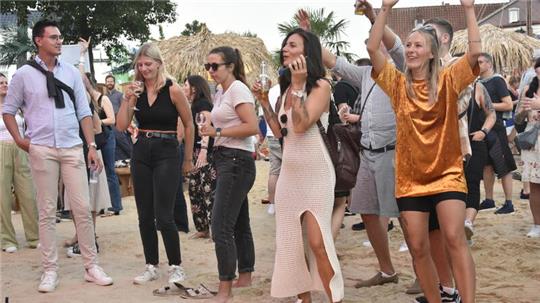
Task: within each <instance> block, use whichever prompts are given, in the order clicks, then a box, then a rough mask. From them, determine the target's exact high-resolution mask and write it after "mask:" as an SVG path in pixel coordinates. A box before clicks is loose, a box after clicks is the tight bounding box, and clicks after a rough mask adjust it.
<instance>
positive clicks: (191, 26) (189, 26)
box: [180, 20, 208, 36]
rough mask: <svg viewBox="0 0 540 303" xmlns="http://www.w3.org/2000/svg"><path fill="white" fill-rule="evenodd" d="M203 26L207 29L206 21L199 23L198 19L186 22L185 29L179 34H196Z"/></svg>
mask: <svg viewBox="0 0 540 303" xmlns="http://www.w3.org/2000/svg"><path fill="white" fill-rule="evenodd" d="M203 28H206V29H208V27H207V26H206V23H204V22H202V23H200V22H199V21H198V20H193V21H191V23H186V29H184V30H183V31H182V32H181V33H180V34H181V35H182V36H194V35H196V34H198V33H199V32H200V31H201V30H202V29H203Z"/></svg>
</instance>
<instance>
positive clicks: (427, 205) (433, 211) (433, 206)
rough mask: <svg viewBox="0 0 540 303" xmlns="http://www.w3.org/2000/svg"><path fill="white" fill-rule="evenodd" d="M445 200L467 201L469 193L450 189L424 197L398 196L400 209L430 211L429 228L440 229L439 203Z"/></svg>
mask: <svg viewBox="0 0 540 303" xmlns="http://www.w3.org/2000/svg"><path fill="white" fill-rule="evenodd" d="M445 200H460V201H463V203H465V201H466V200H467V194H466V193H462V192H456V191H449V192H444V193H439V194H434V195H429V196H422V197H403V198H397V204H398V208H399V211H400V212H401V211H421V212H426V213H429V230H430V231H432V230H436V229H439V220H438V219H437V204H439V202H441V201H445Z"/></svg>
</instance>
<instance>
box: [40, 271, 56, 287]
mask: <svg viewBox="0 0 540 303" xmlns="http://www.w3.org/2000/svg"><path fill="white" fill-rule="evenodd" d="M56 286H58V274H57V273H56V271H46V272H44V273H43V274H42V275H41V282H40V283H39V286H38V291H39V292H53V291H54V290H55V289H56Z"/></svg>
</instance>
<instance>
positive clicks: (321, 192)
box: [271, 106, 344, 302]
mask: <svg viewBox="0 0 540 303" xmlns="http://www.w3.org/2000/svg"><path fill="white" fill-rule="evenodd" d="M283 114H286V115H287V123H284V124H283V123H282V125H281V126H282V127H286V128H287V131H288V133H287V135H286V136H285V137H284V138H283V141H284V143H283V158H282V163H281V172H280V175H279V179H278V181H277V185H276V197H275V208H276V215H275V216H276V256H275V263H274V273H273V275H272V287H271V295H272V296H273V297H280V298H281V297H291V296H296V295H298V294H301V293H305V292H309V291H313V290H320V291H324V287H323V284H322V281H321V279H320V276H319V272H318V270H317V262H316V259H315V256H314V254H313V252H312V251H311V249H310V247H309V242H308V239H307V235H306V233H305V230H304V229H303V228H302V224H301V216H302V214H304V213H306V212H309V213H311V214H312V215H313V216H314V217H315V218H316V220H317V222H318V224H319V227H320V229H321V234H322V237H323V241H324V247H325V249H326V253H327V255H328V259H329V260H330V264H331V265H332V269H333V271H334V276H333V278H332V279H331V281H330V290H331V292H332V302H338V301H341V300H342V299H343V295H344V288H343V277H342V275H341V268H340V265H339V261H338V258H337V255H336V250H335V247H334V240H333V238H332V229H331V219H332V209H333V205H334V184H335V182H336V177H335V173H334V167H333V164H332V160H331V159H330V155H329V154H328V150H327V148H326V146H325V144H324V141H323V139H322V137H321V134H320V132H319V129H318V127H317V124H314V125H313V126H311V128H309V129H308V130H307V131H306V132H305V133H295V132H294V130H293V122H292V116H291V110H290V109H289V110H287V111H285V110H284V106H281V109H280V111H279V114H278V116H279V117H281V116H282V115H283ZM279 120H280V123H281V119H279ZM321 122H322V123H323V125H325V126H326V125H328V113H323V115H322V117H321ZM306 261H307V263H306Z"/></svg>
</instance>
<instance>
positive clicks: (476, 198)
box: [463, 141, 488, 210]
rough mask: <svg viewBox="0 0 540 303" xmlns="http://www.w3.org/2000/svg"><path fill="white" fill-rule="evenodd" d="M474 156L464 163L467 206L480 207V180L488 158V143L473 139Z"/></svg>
mask: <svg viewBox="0 0 540 303" xmlns="http://www.w3.org/2000/svg"><path fill="white" fill-rule="evenodd" d="M471 150H472V156H471V158H470V159H469V161H468V162H467V163H464V164H463V167H464V170H465V179H466V180H467V190H468V194H467V201H465V202H466V204H467V208H474V209H476V210H478V209H479V208H480V181H481V180H482V178H483V175H484V166H486V163H487V158H488V149H487V144H486V142H484V141H471Z"/></svg>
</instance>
